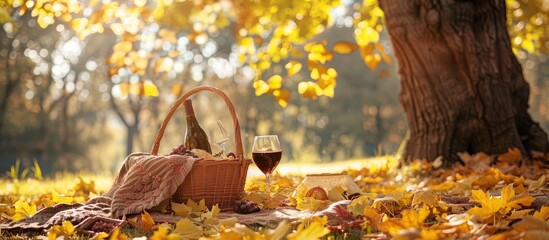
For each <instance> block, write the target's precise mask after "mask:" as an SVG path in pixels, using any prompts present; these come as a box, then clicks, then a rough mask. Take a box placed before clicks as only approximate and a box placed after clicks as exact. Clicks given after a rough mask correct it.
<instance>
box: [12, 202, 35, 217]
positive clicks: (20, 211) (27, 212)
mask: <svg viewBox="0 0 549 240" xmlns="http://www.w3.org/2000/svg"><path fill="white" fill-rule="evenodd" d="M14 206H15V214H14V215H13V216H12V217H11V220H12V221H14V222H18V221H21V220H23V219H25V218H27V217H30V216H32V215H33V214H35V213H36V205H35V204H34V203H31V204H28V203H27V202H25V201H23V200H18V201H17V202H16V203H15V204H14Z"/></svg>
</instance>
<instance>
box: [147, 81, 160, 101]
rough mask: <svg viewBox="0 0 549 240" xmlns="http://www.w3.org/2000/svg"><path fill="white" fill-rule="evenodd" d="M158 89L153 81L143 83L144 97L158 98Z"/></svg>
mask: <svg viewBox="0 0 549 240" xmlns="http://www.w3.org/2000/svg"><path fill="white" fill-rule="evenodd" d="M158 95H159V93H158V88H156V85H154V83H153V82H151V81H148V80H147V81H145V82H143V96H151V97H158Z"/></svg>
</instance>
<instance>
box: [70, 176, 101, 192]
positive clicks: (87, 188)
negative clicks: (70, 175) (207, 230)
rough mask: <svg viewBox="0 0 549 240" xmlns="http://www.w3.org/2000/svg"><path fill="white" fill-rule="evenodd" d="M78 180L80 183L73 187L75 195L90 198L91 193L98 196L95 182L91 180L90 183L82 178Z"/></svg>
mask: <svg viewBox="0 0 549 240" xmlns="http://www.w3.org/2000/svg"><path fill="white" fill-rule="evenodd" d="M78 179H79V181H80V182H78V184H76V186H74V187H73V189H74V191H76V193H75V195H79V196H82V195H84V196H89V194H90V193H95V194H98V192H97V190H96V189H95V182H94V181H93V180H90V182H86V181H84V179H82V178H81V177H78Z"/></svg>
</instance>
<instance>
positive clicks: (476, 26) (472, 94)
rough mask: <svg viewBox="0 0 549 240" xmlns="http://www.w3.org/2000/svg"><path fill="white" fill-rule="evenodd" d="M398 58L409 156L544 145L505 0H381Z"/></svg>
mask: <svg viewBox="0 0 549 240" xmlns="http://www.w3.org/2000/svg"><path fill="white" fill-rule="evenodd" d="M380 6H381V8H382V9H383V11H384V12H385V20H386V23H387V28H388V32H389V35H390V36H391V41H392V44H393V48H394V51H395V55H396V57H397V58H398V63H399V73H400V76H401V81H402V82H401V84H402V91H401V93H400V101H401V104H402V106H403V109H404V111H405V113H406V117H407V119H408V124H409V131H410V140H409V142H408V143H407V146H406V149H405V153H404V156H403V157H404V160H411V159H427V160H429V161H433V160H435V159H436V158H437V157H439V156H442V157H443V158H444V159H445V163H446V164H449V163H452V162H455V161H458V157H457V155H456V153H459V152H469V153H477V152H485V153H488V154H499V153H504V152H506V151H508V149H509V148H518V149H520V150H521V151H522V153H523V154H529V153H530V151H538V152H542V153H546V152H547V151H548V149H549V143H548V141H547V135H546V133H545V132H544V131H543V130H542V129H541V127H540V126H539V124H537V123H536V122H534V121H533V120H532V118H531V117H530V114H529V113H528V112H527V110H528V97H529V91H530V90H529V86H528V84H527V82H526V81H525V80H524V77H523V74H522V67H521V66H520V64H519V62H518V61H517V59H516V57H515V55H514V54H513V52H512V49H511V45H510V40H509V35H508V32H507V25H506V7H505V1H504V0H483V1H465V0H463V1H458V0H380Z"/></svg>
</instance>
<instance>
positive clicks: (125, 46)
mask: <svg viewBox="0 0 549 240" xmlns="http://www.w3.org/2000/svg"><path fill="white" fill-rule="evenodd" d="M112 49H113V50H114V51H115V52H120V53H123V54H127V53H129V52H131V51H132V49H133V44H132V43H131V42H129V41H122V42H119V43H117V44H116V45H114V47H113V48H112Z"/></svg>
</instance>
